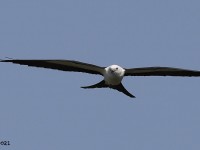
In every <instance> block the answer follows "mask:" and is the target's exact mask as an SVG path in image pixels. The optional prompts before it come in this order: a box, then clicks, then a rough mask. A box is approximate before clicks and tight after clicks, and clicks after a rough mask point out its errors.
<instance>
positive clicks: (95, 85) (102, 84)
mask: <svg viewBox="0 0 200 150" xmlns="http://www.w3.org/2000/svg"><path fill="white" fill-rule="evenodd" d="M106 87H108V85H106V84H105V81H104V80H102V81H101V82H99V83H97V84H94V85H90V86H83V87H81V88H84V89H91V88H106Z"/></svg>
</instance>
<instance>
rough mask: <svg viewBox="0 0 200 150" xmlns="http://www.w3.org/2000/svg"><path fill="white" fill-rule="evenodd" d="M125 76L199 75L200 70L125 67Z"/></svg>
mask: <svg viewBox="0 0 200 150" xmlns="http://www.w3.org/2000/svg"><path fill="white" fill-rule="evenodd" d="M125 76H185V77H199V76H200V71H197V70H187V69H180V68H171V67H145V68H131V69H125Z"/></svg>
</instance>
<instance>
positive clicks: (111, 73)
mask: <svg viewBox="0 0 200 150" xmlns="http://www.w3.org/2000/svg"><path fill="white" fill-rule="evenodd" d="M0 62H11V63H15V64H20V65H28V66H34V67H42V68H49V69H56V70H62V71H75V72H84V73H90V74H98V75H102V76H103V77H104V79H103V80H102V81H101V82H99V83H97V84H94V85H91V86H84V87H82V88H84V89H88V88H112V89H115V90H118V91H119V92H122V93H124V94H126V95H127V96H129V97H131V98H135V96H134V95H132V94H131V93H129V92H128V91H127V90H126V89H125V88H124V86H123V85H122V83H121V81H122V79H123V77H124V76H184V77H199V76H200V71H196V70H186V69H180V68H171V67H144V68H129V69H126V68H122V67H120V66H118V65H111V66H108V67H100V66H96V65H92V64H88V63H83V62H79V61H74V60H20V59H9V60H0Z"/></svg>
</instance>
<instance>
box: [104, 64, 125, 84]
mask: <svg viewBox="0 0 200 150" xmlns="http://www.w3.org/2000/svg"><path fill="white" fill-rule="evenodd" d="M124 73H125V70H124V69H123V68H122V67H120V66H118V65H111V66H108V67H106V68H105V73H104V80H105V81H106V83H107V84H109V85H117V84H119V83H120V82H121V80H122V79H123V77H124Z"/></svg>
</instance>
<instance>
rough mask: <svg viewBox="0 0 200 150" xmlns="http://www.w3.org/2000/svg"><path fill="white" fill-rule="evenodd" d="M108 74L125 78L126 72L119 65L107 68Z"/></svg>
mask: <svg viewBox="0 0 200 150" xmlns="http://www.w3.org/2000/svg"><path fill="white" fill-rule="evenodd" d="M106 71H107V73H109V74H112V75H116V76H120V77H123V76H124V73H125V70H124V69H123V68H122V67H120V66H118V65H111V66H108V67H107V68H106Z"/></svg>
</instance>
